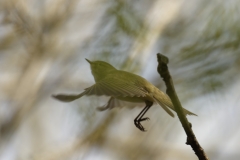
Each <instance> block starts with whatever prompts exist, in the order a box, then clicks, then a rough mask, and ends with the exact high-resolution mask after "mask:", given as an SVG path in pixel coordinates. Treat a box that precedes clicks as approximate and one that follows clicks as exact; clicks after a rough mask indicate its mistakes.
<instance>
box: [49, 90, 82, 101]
mask: <svg viewBox="0 0 240 160" xmlns="http://www.w3.org/2000/svg"><path fill="white" fill-rule="evenodd" d="M84 94H85V91H84V92H82V93H80V94H75V95H74V94H57V95H52V97H53V98H55V99H57V100H59V101H62V102H71V101H74V100H76V99H78V98H81V97H82V96H83V95H84Z"/></svg>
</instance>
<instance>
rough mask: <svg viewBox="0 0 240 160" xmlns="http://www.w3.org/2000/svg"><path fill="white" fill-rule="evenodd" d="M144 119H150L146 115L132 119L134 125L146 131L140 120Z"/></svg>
mask: <svg viewBox="0 0 240 160" xmlns="http://www.w3.org/2000/svg"><path fill="white" fill-rule="evenodd" d="M146 120H150V119H149V118H148V117H146V118H141V119H135V120H134V124H135V126H136V127H137V128H138V129H139V130H140V131H142V132H146V131H147V130H145V129H144V127H143V126H142V124H141V121H146Z"/></svg>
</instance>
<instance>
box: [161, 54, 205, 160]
mask: <svg viewBox="0 0 240 160" xmlns="http://www.w3.org/2000/svg"><path fill="white" fill-rule="evenodd" d="M157 58H158V73H159V74H160V75H161V77H162V78H163V80H164V82H165V84H166V87H167V94H168V96H169V97H170V98H171V100H172V103H173V105H174V107H175V110H176V112H177V115H178V118H179V120H180V122H181V123H182V126H183V128H184V130H185V132H186V134H187V142H186V144H187V145H191V147H192V149H193V150H194V152H195V154H196V155H197V157H198V158H199V160H208V157H207V156H206V154H205V152H204V150H203V148H202V147H201V146H200V144H199V143H198V141H197V138H196V137H195V135H194V133H193V131H192V125H191V123H189V122H188V120H187V117H186V116H185V114H184V112H183V108H182V105H181V103H180V101H179V99H178V96H177V94H176V91H175V88H174V85H173V81H172V77H171V75H170V73H169V71H168V66H167V64H168V62H169V60H168V58H167V57H166V56H164V55H162V54H160V53H158V54H157Z"/></svg>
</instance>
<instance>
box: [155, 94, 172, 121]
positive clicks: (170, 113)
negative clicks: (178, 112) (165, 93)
mask: <svg viewBox="0 0 240 160" xmlns="http://www.w3.org/2000/svg"><path fill="white" fill-rule="evenodd" d="M153 98H154V100H155V101H156V102H157V103H158V104H159V105H160V106H161V107H162V108H163V109H164V110H165V111H166V112H167V113H168V114H169V115H170V116H172V117H174V114H173V113H172V112H171V111H170V110H169V109H168V108H167V106H166V105H165V104H164V103H162V102H161V101H160V100H159V99H158V98H156V97H153Z"/></svg>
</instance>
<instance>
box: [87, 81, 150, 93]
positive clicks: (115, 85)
mask: <svg viewBox="0 0 240 160" xmlns="http://www.w3.org/2000/svg"><path fill="white" fill-rule="evenodd" d="M146 94H147V91H145V90H143V89H142V88H141V87H139V86H136V85H134V84H133V83H128V82H125V81H122V80H121V79H117V78H105V79H103V80H102V81H100V82H97V83H96V84H94V85H92V86H91V87H89V88H86V89H85V95H98V96H100V95H106V96H113V97H127V96H128V97H145V96H146Z"/></svg>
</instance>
